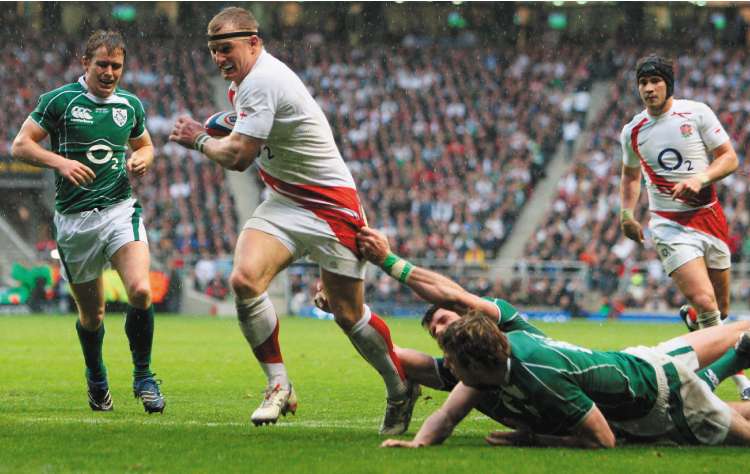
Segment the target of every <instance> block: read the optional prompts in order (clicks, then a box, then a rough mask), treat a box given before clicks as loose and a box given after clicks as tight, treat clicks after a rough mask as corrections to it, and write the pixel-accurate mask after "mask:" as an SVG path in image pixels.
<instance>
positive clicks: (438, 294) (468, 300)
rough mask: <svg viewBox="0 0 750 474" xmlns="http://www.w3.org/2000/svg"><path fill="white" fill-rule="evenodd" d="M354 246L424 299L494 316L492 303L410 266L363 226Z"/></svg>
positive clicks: (382, 237) (382, 240)
mask: <svg viewBox="0 0 750 474" xmlns="http://www.w3.org/2000/svg"><path fill="white" fill-rule="evenodd" d="M357 245H358V247H359V250H360V252H362V255H364V257H365V258H366V259H367V260H369V261H370V262H372V263H374V264H375V265H378V266H379V267H381V268H382V269H383V270H384V271H385V272H386V273H388V274H389V275H390V276H392V277H393V278H395V279H397V280H399V281H400V282H401V283H404V284H405V285H407V286H408V287H409V288H411V289H412V291H414V292H415V293H416V294H417V295H419V297H421V298H422V299H424V300H425V301H428V302H430V303H434V304H442V305H453V306H459V307H466V308H473V309H477V310H479V311H481V312H483V313H485V314H487V315H490V316H492V317H497V315H498V314H497V312H498V310H497V307H496V306H495V305H494V304H493V303H491V302H489V301H487V300H484V299H482V298H480V297H479V296H477V295H474V294H472V293H469V292H468V291H466V290H465V289H464V288H462V287H461V285H459V284H458V283H456V282H455V281H453V280H451V279H450V278H448V277H445V276H443V275H440V274H439V273H435V272H433V271H430V270H427V269H425V268H422V267H418V266H416V265H413V264H411V263H410V262H407V261H406V260H403V259H401V258H400V257H398V256H396V255H394V254H393V253H391V249H390V246H389V245H388V238H387V237H386V236H385V235H383V234H382V233H381V232H378V231H377V230H375V229H371V228H369V227H363V228H362V229H360V231H359V233H358V234H357Z"/></svg>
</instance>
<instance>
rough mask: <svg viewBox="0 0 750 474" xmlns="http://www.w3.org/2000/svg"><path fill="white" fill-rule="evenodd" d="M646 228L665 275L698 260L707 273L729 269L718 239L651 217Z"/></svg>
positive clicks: (726, 253)
mask: <svg viewBox="0 0 750 474" xmlns="http://www.w3.org/2000/svg"><path fill="white" fill-rule="evenodd" d="M649 228H650V229H651V234H652V236H653V239H654V244H655V246H656V253H658V254H659V259H661V263H662V266H663V267H664V271H665V272H666V273H667V274H668V275H670V274H672V272H674V271H675V270H677V269H678V268H680V267H681V266H683V265H684V264H686V263H687V262H689V261H691V260H694V259H696V258H698V257H703V258H704V259H705V261H706V267H708V268H711V269H715V270H724V269H726V268H729V267H730V266H731V252H730V251H729V246H728V245H727V244H726V242H724V241H723V240H721V239H720V238H718V237H715V236H713V235H710V234H708V233H706V232H702V231H700V230H697V229H694V228H692V227H688V226H685V225H682V224H680V223H678V222H675V221H673V220H670V219H667V218H664V217H662V216H659V215H657V214H654V213H652V214H651V222H649Z"/></svg>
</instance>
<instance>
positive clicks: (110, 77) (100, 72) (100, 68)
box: [83, 46, 125, 98]
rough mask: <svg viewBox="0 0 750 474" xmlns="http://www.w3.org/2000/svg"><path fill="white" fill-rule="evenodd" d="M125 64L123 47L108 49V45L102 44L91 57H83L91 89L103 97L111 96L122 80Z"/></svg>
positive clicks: (93, 92) (88, 84) (87, 83)
mask: <svg viewBox="0 0 750 474" xmlns="http://www.w3.org/2000/svg"><path fill="white" fill-rule="evenodd" d="M124 64H125V53H123V51H122V50H121V49H117V50H115V51H107V48H106V46H100V47H99V49H97V50H96V51H94V54H93V56H91V58H83V68H84V71H85V73H86V85H87V86H88V88H89V91H90V92H91V93H92V94H94V95H95V96H97V97H101V98H107V97H109V96H111V95H112V94H113V93H114V92H115V88H117V84H118V83H119V82H120V77H122V69H123V66H124Z"/></svg>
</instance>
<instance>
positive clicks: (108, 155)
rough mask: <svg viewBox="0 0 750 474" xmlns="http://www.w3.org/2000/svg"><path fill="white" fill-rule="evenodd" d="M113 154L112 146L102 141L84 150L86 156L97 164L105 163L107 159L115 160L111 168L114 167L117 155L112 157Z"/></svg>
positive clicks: (115, 166)
mask: <svg viewBox="0 0 750 474" xmlns="http://www.w3.org/2000/svg"><path fill="white" fill-rule="evenodd" d="M113 155H114V151H113V150H112V148H110V147H108V146H107V145H104V144H102V143H99V144H97V145H94V146H92V147H91V148H89V149H88V150H86V158H88V159H89V161H90V162H92V163H95V164H97V165H103V164H104V163H107V162H108V161H109V160H112V159H114V161H115V162H114V164H112V169H116V168H117V157H114V158H112V157H113Z"/></svg>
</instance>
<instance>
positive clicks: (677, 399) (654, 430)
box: [610, 338, 732, 445]
mask: <svg viewBox="0 0 750 474" xmlns="http://www.w3.org/2000/svg"><path fill="white" fill-rule="evenodd" d="M665 351H666V352H665ZM623 352H627V353H629V354H632V355H634V356H636V357H638V358H641V359H643V360H645V361H647V362H649V363H650V364H651V366H652V367H653V368H654V371H655V372H656V379H657V384H658V396H657V400H656V403H655V404H654V407H653V408H652V409H651V412H650V413H649V414H648V415H646V416H644V417H642V418H639V419H636V420H628V421H611V420H610V423H612V424H613V425H614V426H616V427H618V428H620V429H622V430H623V431H625V432H628V433H630V434H632V435H635V436H640V437H654V438H669V439H672V440H674V441H677V442H680V443H688V444H690V443H693V444H695V443H698V444H708V445H717V444H721V443H723V442H724V440H725V439H726V437H727V433H729V427H730V425H731V422H732V410H731V408H730V407H729V405H727V404H726V403H724V402H723V401H722V400H721V399H720V398H719V397H718V396H716V394H714V393H713V392H712V391H711V389H710V388H709V387H708V384H706V383H705V382H704V381H703V380H701V379H700V378H699V377H698V375H696V373H695V371H694V370H693V367H696V368H697V367H698V361H697V357H696V355H695V352H694V351H693V348H692V347H691V346H690V345H689V344H687V343H686V342H685V341H684V339H681V338H675V339H672V340H670V341H667V342H666V343H662V344H660V345H658V346H656V347H643V346H639V347H631V348H628V349H625V350H624V351H623ZM684 362H686V363H687V364H688V365H686V364H685V363H684Z"/></svg>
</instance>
